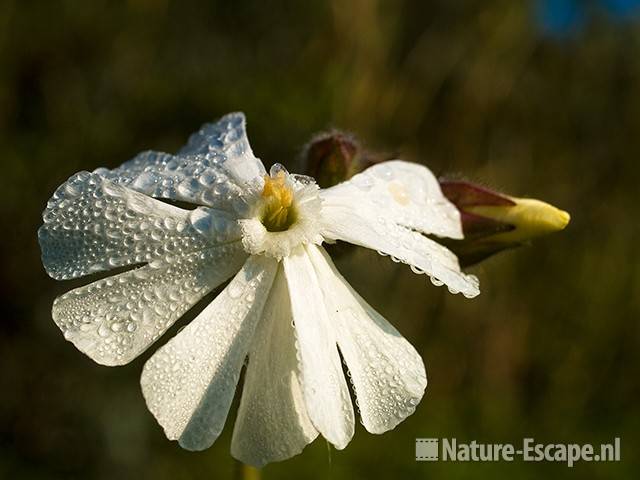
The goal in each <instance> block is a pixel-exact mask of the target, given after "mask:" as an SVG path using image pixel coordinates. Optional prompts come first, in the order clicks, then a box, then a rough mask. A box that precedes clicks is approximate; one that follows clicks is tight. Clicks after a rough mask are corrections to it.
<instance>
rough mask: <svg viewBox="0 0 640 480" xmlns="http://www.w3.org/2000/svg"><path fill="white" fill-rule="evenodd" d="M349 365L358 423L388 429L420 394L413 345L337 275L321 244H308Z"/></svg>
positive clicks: (420, 369)
mask: <svg viewBox="0 0 640 480" xmlns="http://www.w3.org/2000/svg"><path fill="white" fill-rule="evenodd" d="M307 251H308V253H309V257H310V258H311V261H312V262H313V265H314V268H315V270H316V273H317V275H318V279H319V281H320V286H321V287H322V290H323V292H324V296H325V299H326V301H327V303H328V305H329V306H328V309H329V311H330V312H331V315H330V318H331V322H332V323H333V325H334V326H335V328H336V331H337V332H338V333H337V339H338V346H339V348H340V351H341V352H342V355H343V357H344V359H345V363H346V364H347V367H348V368H349V373H350V375H351V381H352V383H353V386H354V389H355V392H356V397H357V399H358V409H359V410H360V416H361V418H362V424H363V425H364V426H365V428H366V429H367V430H368V431H369V432H371V433H384V432H386V431H388V430H391V429H392V428H394V427H395V426H396V425H398V424H399V423H400V422H402V421H403V420H404V419H405V418H407V417H408V416H409V415H411V414H412V413H413V412H414V411H415V408H416V405H417V404H418V403H419V402H420V400H421V399H422V395H423V394H424V389H425V388H426V386H427V377H426V374H425V370H424V364H423V363H422V359H421V358H420V355H419V354H418V352H416V350H415V349H414V348H413V347H412V346H411V344H410V343H409V342H407V341H406V340H405V339H404V338H403V337H402V335H400V333H398V331H397V330H396V329H395V328H393V326H392V325H391V324H389V322H387V321H386V320H385V319H384V318H383V317H382V316H381V315H380V314H379V313H378V312H376V311H375V310H374V309H373V308H371V307H370V306H369V305H368V304H367V302H365V301H364V300H363V299H362V298H361V297H360V296H359V295H358V294H357V293H356V292H355V291H354V290H353V289H352V288H351V286H350V285H349V283H348V282H347V281H346V280H345V279H344V278H343V277H342V275H340V273H339V272H338V271H337V269H336V267H335V265H334V264H333V262H332V261H331V258H329V256H328V255H327V253H326V252H325V251H324V249H323V248H321V247H320V248H318V247H316V246H315V245H309V246H307Z"/></svg>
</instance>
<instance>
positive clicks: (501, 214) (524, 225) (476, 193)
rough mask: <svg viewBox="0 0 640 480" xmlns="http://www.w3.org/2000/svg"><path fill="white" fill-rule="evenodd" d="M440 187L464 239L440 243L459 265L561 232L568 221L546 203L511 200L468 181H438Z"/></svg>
mask: <svg viewBox="0 0 640 480" xmlns="http://www.w3.org/2000/svg"><path fill="white" fill-rule="evenodd" d="M440 187H441V188H442V192H443V193H444V195H445V196H446V197H447V198H448V199H449V200H450V201H451V202H452V203H453V204H454V205H455V206H456V207H457V208H458V210H459V211H460V217H461V220H462V229H463V232H464V237H465V238H464V239H462V240H446V241H445V242H444V243H445V244H446V246H447V247H448V248H449V249H451V250H452V251H453V252H454V253H455V254H456V255H457V256H458V259H459V260H460V263H461V265H463V266H468V265H471V264H474V263H477V262H479V261H481V260H484V259H485V258H487V257H489V256H491V255H493V254H495V253H498V252H500V251H502V250H505V249H508V248H513V247H517V246H521V245H523V244H525V243H526V242H528V241H529V240H531V239H533V238H535V237H539V236H542V235H546V234H549V233H553V232H557V231H560V230H563V229H564V228H565V227H566V226H567V224H568V223H569V220H570V216H569V214H568V213H567V212H565V211H563V210H560V209H558V208H556V207H554V206H552V205H549V204H548V203H545V202H542V201H540V200H535V199H532V198H517V197H511V196H508V195H504V194H502V193H498V192H495V191H493V190H490V189H488V188H485V187H481V186H480V185H476V184H474V183H471V182H467V181H450V180H441V181H440Z"/></svg>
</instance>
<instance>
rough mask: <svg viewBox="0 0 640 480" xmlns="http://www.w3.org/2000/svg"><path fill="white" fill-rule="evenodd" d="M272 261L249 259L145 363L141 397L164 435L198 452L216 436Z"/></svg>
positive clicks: (260, 306) (273, 269) (270, 277)
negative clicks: (195, 314)
mask: <svg viewBox="0 0 640 480" xmlns="http://www.w3.org/2000/svg"><path fill="white" fill-rule="evenodd" d="M276 269H277V262H276V261H275V260H273V259H268V258H265V257H249V259H248V260H247V262H246V263H245V265H244V266H243V267H242V270H240V272H238V274H237V275H236V276H235V277H234V278H233V280H231V282H230V283H229V285H227V287H226V288H225V289H224V291H223V292H222V293H221V294H220V295H218V297H216V299H215V300H214V301H213V302H211V304H210V305H208V306H207V307H206V308H205V309H204V310H203V311H202V313H200V315H198V317H197V318H196V319H195V320H194V321H193V322H191V323H190V324H189V325H187V326H186V327H185V328H184V329H183V330H182V331H181V332H180V333H178V334H177V335H176V336H175V337H174V338H172V339H171V340H170V341H169V342H168V343H167V344H166V345H164V346H163V347H162V348H160V349H159V350H158V351H157V352H156V353H155V354H154V355H153V356H152V357H151V358H150V359H149V361H148V362H147V363H146V364H145V366H144V370H143V372H142V378H141V385H142V393H143V394H144V397H145V400H146V402H147V407H149V410H150V411H151V413H153V415H154V416H155V417H156V419H157V420H158V423H160V425H162V427H163V428H164V431H165V433H166V435H167V437H168V438H169V439H171V440H178V441H179V442H180V445H181V446H182V447H183V448H186V449H189V450H203V449H205V448H208V447H209V446H211V444H212V443H213V442H214V441H215V440H216V438H218V435H220V432H221V431H222V428H223V427H224V423H225V421H226V418H227V414H228V413H229V407H230V406H231V401H232V400H233V395H234V392H235V389H236V384H237V383H238V377H239V375H240V370H241V369H242V364H243V362H244V359H245V357H246V356H247V351H248V349H249V346H250V344H251V339H252V337H253V333H254V330H255V327H256V324H257V323H258V320H259V318H260V316H261V314H262V310H263V306H264V303H265V301H266V299H267V296H268V294H269V290H270V288H271V284H272V282H273V278H274V275H275V272H276Z"/></svg>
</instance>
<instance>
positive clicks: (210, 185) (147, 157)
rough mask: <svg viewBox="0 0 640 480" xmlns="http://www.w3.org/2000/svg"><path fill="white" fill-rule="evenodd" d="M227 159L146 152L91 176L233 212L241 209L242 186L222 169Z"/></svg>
mask: <svg viewBox="0 0 640 480" xmlns="http://www.w3.org/2000/svg"><path fill="white" fill-rule="evenodd" d="M225 161H226V157H224V156H223V155H221V154H216V153H211V154H209V155H208V156H205V155H185V156H182V155H171V154H169V153H163V152H156V151H153V150H149V151H146V152H142V153H140V154H138V155H137V156H136V157H134V158H133V159H131V160H129V161H127V162H125V163H123V164H122V165H121V166H119V167H118V168H115V169H113V170H108V169H106V168H99V169H97V170H96V171H95V172H94V173H96V174H99V175H101V176H103V177H104V178H107V179H109V180H111V181H113V182H114V183H117V184H119V185H126V186H127V187H129V188H131V189H133V190H136V191H138V192H140V193H144V194H145V195H150V196H152V197H155V198H165V199H169V200H178V201H182V202H187V203H193V204H195V205H208V206H211V207H215V208H220V209H225V210H229V211H236V210H238V209H239V208H241V207H242V206H243V200H242V197H241V195H242V191H243V189H242V187H241V185H242V184H239V183H238V182H237V181H236V180H235V179H233V178H232V177H231V175H230V173H229V172H228V171H227V170H226V169H225V168H223V167H222V166H221V163H224V162H225Z"/></svg>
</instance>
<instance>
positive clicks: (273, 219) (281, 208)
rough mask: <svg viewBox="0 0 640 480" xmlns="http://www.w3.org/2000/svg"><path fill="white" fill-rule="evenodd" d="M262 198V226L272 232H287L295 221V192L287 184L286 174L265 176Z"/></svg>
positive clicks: (279, 173)
mask: <svg viewBox="0 0 640 480" xmlns="http://www.w3.org/2000/svg"><path fill="white" fill-rule="evenodd" d="M262 198H263V199H264V207H263V211H262V224H263V225H264V226H265V227H266V229H267V230H269V231H270V232H281V231H283V230H287V229H288V228H289V227H290V226H291V224H293V222H294V221H295V212H294V210H293V208H292V205H293V190H292V189H291V187H290V186H289V185H288V184H287V178H286V175H285V173H284V172H282V171H280V172H278V173H277V174H276V176H275V177H271V176H269V175H265V176H264V187H263V189H262Z"/></svg>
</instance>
